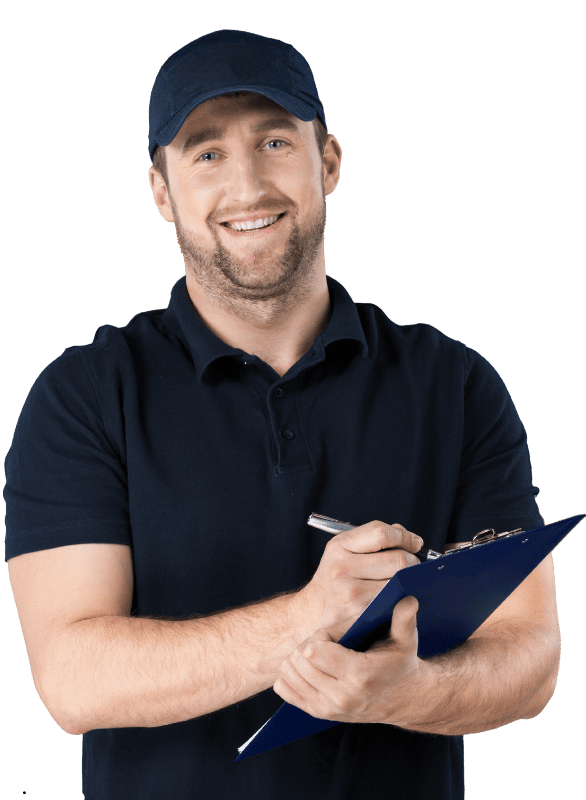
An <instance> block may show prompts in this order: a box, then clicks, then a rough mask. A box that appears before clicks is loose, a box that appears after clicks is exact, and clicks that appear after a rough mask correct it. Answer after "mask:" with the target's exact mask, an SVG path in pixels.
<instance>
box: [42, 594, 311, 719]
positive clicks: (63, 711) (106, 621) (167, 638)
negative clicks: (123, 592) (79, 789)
mask: <svg viewBox="0 0 586 800" xmlns="http://www.w3.org/2000/svg"><path fill="white" fill-rule="evenodd" d="M296 603H297V593H287V594H282V595H277V596H275V597H273V598H270V599H269V600H266V601H263V602H261V603H254V604H250V605H247V606H242V607H239V608H235V609H230V610H228V611H225V612H223V613H219V614H213V615H210V616H207V617H199V618H197V619H185V620H164V619H153V618H148V617H118V616H108V617H96V618H93V619H86V620H81V621H79V622H76V623H74V624H72V625H70V626H68V628H67V629H66V631H63V634H62V635H61V636H60V637H59V638H58V649H54V651H53V652H52V661H53V664H52V667H51V674H52V675H54V676H55V680H56V681H58V682H59V686H58V687H55V688H54V691H53V693H52V697H56V698H58V700H56V701H55V709H56V710H57V713H55V714H53V716H54V717H55V719H57V721H58V722H59V724H60V725H61V727H63V729H64V730H66V731H68V732H69V733H85V732H86V731H88V730H94V729H96V728H122V727H147V728H150V727H155V726H158V725H169V724H171V723H174V722H183V721H185V720H188V719H193V718H194V717H199V716H202V715H204V714H209V713H211V712H212V711H216V710H217V709H220V708H224V707H225V706H229V705H231V704H233V703H237V702H238V701H240V700H244V699H246V698H248V697H252V696H253V695H255V694H258V693H259V692H262V691H263V690H265V689H268V688H269V687H271V686H272V685H273V683H274V682H275V680H276V677H277V674H278V669H279V665H280V664H281V662H282V661H283V659H284V658H286V657H287V656H288V655H289V654H290V653H291V652H292V651H293V650H294V649H295V647H297V645H298V644H300V643H301V642H302V641H303V640H304V639H306V638H307V637H308V636H309V635H310V634H311V632H312V630H313V628H311V621H310V620H306V622H307V623H308V624H309V628H308V629H307V630H306V629H305V626H303V627H302V626H301V625H300V624H299V622H298V620H299V619H300V618H301V619H302V617H301V614H300V613H299V610H298V608H297V604H296ZM52 713H53V712H52Z"/></svg>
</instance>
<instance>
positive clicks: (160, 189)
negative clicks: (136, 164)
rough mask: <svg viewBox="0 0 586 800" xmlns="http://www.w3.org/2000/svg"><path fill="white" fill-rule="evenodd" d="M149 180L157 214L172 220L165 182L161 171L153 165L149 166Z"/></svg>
mask: <svg viewBox="0 0 586 800" xmlns="http://www.w3.org/2000/svg"><path fill="white" fill-rule="evenodd" d="M149 181H150V184H151V189H152V192H153V197H154V198H155V203H156V206H157V208H158V209H159V214H160V215H161V216H162V217H163V219H165V220H167V222H173V219H174V217H173V209H172V208H171V203H170V200H169V190H168V189H167V184H166V183H165V181H164V180H163V176H162V175H161V173H160V172H159V171H158V170H157V169H156V168H155V167H154V166H151V167H149Z"/></svg>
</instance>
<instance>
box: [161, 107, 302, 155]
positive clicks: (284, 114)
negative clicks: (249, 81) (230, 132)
mask: <svg viewBox="0 0 586 800" xmlns="http://www.w3.org/2000/svg"><path fill="white" fill-rule="evenodd" d="M234 122H239V123H242V122H244V124H246V125H247V126H250V128H251V130H252V131H253V132H260V131H262V130H271V129H273V128H281V129H282V130H289V131H291V132H292V133H297V134H298V135H300V136H304V135H305V134H306V131H307V128H308V127H309V128H311V127H312V126H313V122H304V121H303V120H301V119H299V117H296V116H295V115H294V114H292V113H291V112H290V111H287V109H285V108H283V106H280V105H279V104H278V103H275V102H274V101H273V100H270V99H269V98H268V97H265V96H264V95H261V94H256V93H253V92H242V93H241V94H240V96H239V97H225V96H224V95H220V96H218V97H212V98H210V99H209V100H206V101H205V102H203V103H200V105H198V106H196V108H194V109H193V111H192V112H191V113H190V114H189V116H188V117H187V118H186V120H185V122H184V123H183V125H182V126H181V128H180V129H179V131H178V133H177V135H176V136H175V138H174V139H173V141H172V142H171V144H170V145H168V147H170V148H171V149H173V150H174V151H175V153H176V155H177V156H178V157H181V156H182V155H184V154H185V153H186V151H187V150H192V149H193V148H194V147H197V146H198V145H200V144H204V143H205V142H207V141H211V140H213V139H222V138H223V137H224V136H225V134H226V133H227V128H228V126H229V125H231V124H233V123H234Z"/></svg>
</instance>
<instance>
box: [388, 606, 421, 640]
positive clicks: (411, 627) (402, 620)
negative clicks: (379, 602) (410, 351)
mask: <svg viewBox="0 0 586 800" xmlns="http://www.w3.org/2000/svg"><path fill="white" fill-rule="evenodd" d="M418 611H419V601H418V600H417V598H416V597H414V596H413V595H409V596H408V597H404V598H403V599H402V600H399V602H398V603H397V605H396V606H395V608H394V609H393V618H392V620H391V630H390V638H391V639H394V640H395V641H396V642H397V644H401V643H403V642H405V643H408V642H410V641H411V639H412V638H413V635H415V636H417V612H418Z"/></svg>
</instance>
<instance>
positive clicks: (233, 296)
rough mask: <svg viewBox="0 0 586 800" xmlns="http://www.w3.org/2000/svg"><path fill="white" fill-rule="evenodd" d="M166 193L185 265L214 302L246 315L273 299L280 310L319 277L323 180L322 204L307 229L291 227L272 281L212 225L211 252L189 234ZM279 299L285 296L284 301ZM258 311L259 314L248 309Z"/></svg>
mask: <svg viewBox="0 0 586 800" xmlns="http://www.w3.org/2000/svg"><path fill="white" fill-rule="evenodd" d="M168 194H169V201H170V204H171V208H172V210H173V219H174V223H175V231H176V234H177V241H178V242H179V247H180V249H181V252H182V254H183V258H184V260H185V266H186V269H188V270H189V271H190V272H191V273H192V275H193V277H194V278H195V279H196V281H197V282H198V283H199V285H200V286H201V287H202V288H203V289H204V290H205V292H206V295H207V296H208V298H209V300H210V301H211V302H213V303H215V304H218V305H221V306H223V307H229V308H230V309H231V310H232V311H233V312H234V313H236V314H237V315H238V316H241V317H243V318H247V317H248V318H250V317H252V316H254V317H255V318H257V314H258V310H259V303H260V305H261V306H262V304H263V301H269V302H268V306H269V307H270V309H271V311H272V313H274V312H275V310H277V309H275V305H276V306H277V307H278V309H280V310H281V311H282V312H284V311H285V310H286V309H289V308H290V307H291V306H292V305H295V304H297V303H298V302H299V301H300V300H303V299H304V298H306V297H307V296H308V295H309V294H310V293H311V290H312V288H313V286H314V285H315V282H316V280H317V277H318V276H317V275H315V274H314V271H313V267H314V264H315V261H316V259H317V258H318V255H319V252H320V247H321V243H322V241H323V236H324V230H325V224H326V202H325V187H324V184H323V179H322V205H321V209H320V211H319V212H318V214H317V216H316V217H315V218H314V219H313V220H312V221H311V224H310V226H309V228H307V229H306V230H305V231H302V230H300V228H299V227H298V226H297V225H293V226H292V231H291V234H290V235H289V238H288V241H287V245H286V248H285V252H284V253H283V256H282V257H281V258H279V259H278V260H277V261H276V263H275V264H274V269H273V270H272V276H273V278H274V279H273V280H270V279H267V277H266V276H264V279H263V280H259V279H258V278H256V279H255V278H254V273H255V272H256V270H253V271H252V274H251V270H248V271H247V269H246V268H243V267H242V266H241V264H240V263H239V262H238V260H237V259H235V258H233V256H232V254H231V253H230V251H229V250H228V249H227V248H226V247H224V246H223V245H222V243H221V241H220V236H219V233H218V232H217V231H216V230H215V229H212V234H213V236H214V239H215V241H216V245H215V247H214V249H213V250H212V251H211V252H209V251H206V250H203V249H202V248H201V247H198V246H197V243H196V242H195V241H194V239H193V237H192V236H191V234H190V233H189V232H187V231H186V230H185V228H183V226H182V224H181V221H180V219H179V213H178V211H177V207H176V205H175V203H174V201H173V198H172V196H171V193H170V192H168ZM277 298H281V299H280V301H279V300H277ZM271 300H273V302H270V301H271ZM254 311H256V312H257V313H256V314H250V313H249V312H254Z"/></svg>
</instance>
